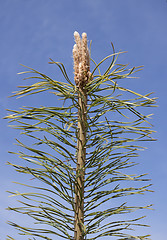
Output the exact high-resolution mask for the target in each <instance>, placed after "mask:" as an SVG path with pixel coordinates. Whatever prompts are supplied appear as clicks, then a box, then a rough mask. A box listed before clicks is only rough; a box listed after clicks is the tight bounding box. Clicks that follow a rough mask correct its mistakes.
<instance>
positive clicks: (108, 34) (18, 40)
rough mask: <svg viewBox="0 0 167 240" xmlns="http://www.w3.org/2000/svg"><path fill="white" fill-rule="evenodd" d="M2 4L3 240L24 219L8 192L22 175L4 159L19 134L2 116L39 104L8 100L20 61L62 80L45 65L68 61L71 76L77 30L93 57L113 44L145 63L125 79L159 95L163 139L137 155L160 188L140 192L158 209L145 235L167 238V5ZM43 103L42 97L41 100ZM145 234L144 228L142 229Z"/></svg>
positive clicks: (157, 116)
mask: <svg viewBox="0 0 167 240" xmlns="http://www.w3.org/2000/svg"><path fill="white" fill-rule="evenodd" d="M0 6H1V7H0V32H1V36H0V56H1V57H0V82H1V87H0V106H1V111H0V112H1V119H0V121H1V123H0V124H1V125H0V126H1V127H0V136H1V137H0V144H1V149H0V151H1V168H0V169H1V172H0V183H1V184H0V189H1V190H0V212H1V218H0V221H1V223H0V232H1V234H0V235H1V236H0V239H2V240H3V239H5V238H6V234H9V233H10V234H11V235H13V236H16V232H15V231H14V230H13V228H11V227H10V226H9V225H7V224H6V221H7V220H13V219H17V218H18V220H20V219H19V218H20V216H16V215H15V214H12V213H11V212H8V211H5V210H4V209H5V208H6V207H7V206H8V205H9V204H11V205H12V204H14V203H15V199H12V198H9V197H8V194H7V193H6V192H5V191H6V190H11V189H14V190H17V186H15V185H13V184H11V181H17V180H18V179H19V176H18V174H17V173H16V172H14V170H13V169H11V168H10V167H9V166H7V165H6V164H5V163H6V162H7V161H11V160H12V158H13V156H10V155H9V154H8V153H7V151H9V150H14V149H16V147H15V146H14V145H13V143H14V138H17V137H18V135H19V133H18V131H16V130H12V129H10V128H8V127H7V122H6V121H5V120H2V117H4V116H5V115H6V111H5V109H6V108H10V109H16V108H18V107H19V106H22V105H31V104H34V98H33V97H32V98H31V99H30V98H29V99H26V98H24V99H23V98H22V99H20V100H16V99H14V98H8V96H9V95H11V92H12V91H15V90H16V86H18V85H20V84H21V78H20V77H19V76H17V75H16V73H17V72H19V71H22V70H23V68H22V67H21V66H20V65H19V64H20V63H22V64H24V65H27V66H30V67H33V68H35V69H37V70H39V71H42V72H43V73H47V74H49V75H51V76H54V77H55V74H57V77H59V74H58V73H57V69H56V68H55V67H54V68H53V66H52V65H49V64H48V60H49V57H51V58H53V59H54V60H56V61H60V62H63V63H64V64H65V66H66V68H67V72H68V73H69V76H70V77H71V78H72V77H73V64H72V47H73V44H74V40H73V32H74V31H75V30H77V31H78V32H79V33H82V32H86V33H87V34H88V39H89V40H92V58H93V59H95V60H96V61H97V62H98V61H99V60H101V59H102V58H103V57H105V56H106V55H109V54H110V53H111V46H110V42H111V41H112V42H113V43H114V46H115V49H116V50H117V51H118V50H125V51H128V53H126V54H124V55H123V56H122V57H121V60H122V61H123V62H126V63H130V66H132V67H133V66H140V65H144V70H143V71H142V72H140V73H138V74H137V76H138V77H140V79H137V80H131V81H129V80H128V82H127V84H128V87H130V88H131V89H134V90H136V91H138V92H140V93H142V94H145V93H148V92H155V94H154V96H157V97H158V98H159V99H158V105H159V107H158V108H153V109H152V112H153V113H154V116H153V119H152V124H153V125H154V130H156V131H157V133H156V134H155V137H156V138H157V139H158V141H157V142H153V143H146V145H145V146H147V147H148V150H146V151H145V152H143V153H142V154H141V157H140V159H138V161H140V165H139V166H138V168H140V169H141V171H144V172H148V173H149V176H150V178H151V179H152V183H153V190H154V191H155V193H153V194H148V195H146V196H144V197H143V202H144V203H145V202H146V203H153V204H154V209H155V210H154V211H149V212H146V214H147V221H146V222H147V223H148V224H150V225H151V228H150V229H149V230H148V232H149V233H150V234H151V235H152V240H157V239H158V240H164V239H166V214H167V210H166V202H167V191H166V183H167V161H166V147H167V141H166V134H167V128H166V117H167V101H166V87H167V2H166V1H165V0H158V1H157V0H147V1H145V0H141V1H139V0H96V1H95V0H73V1H70V0H61V1H58V0H47V1H46V0H28V1H26V0H5V1H2V0H1V1H0ZM41 100H42V99H40V97H39V102H40V101H41ZM35 101H36V100H35ZM47 101H49V100H48V99H47ZM47 104H49V103H48V102H47ZM51 105H52V104H51ZM134 205H135V204H134ZM25 221H26V220H25ZM144 231H145V230H143V229H141V232H144ZM17 239H18V240H19V239H27V238H24V237H18V238H17Z"/></svg>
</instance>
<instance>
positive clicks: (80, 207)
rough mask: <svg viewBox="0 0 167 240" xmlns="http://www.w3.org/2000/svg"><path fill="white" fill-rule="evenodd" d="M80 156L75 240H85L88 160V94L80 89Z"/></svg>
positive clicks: (76, 191) (78, 155) (76, 194)
mask: <svg viewBox="0 0 167 240" xmlns="http://www.w3.org/2000/svg"><path fill="white" fill-rule="evenodd" d="M78 105H79V106H78V143H77V147H78V154H77V168H76V184H75V234H74V239H75V240H84V229H83V226H84V180H85V159H86V121H87V117H86V110H87V107H86V105H87V93H86V90H85V89H83V88H82V87H79V93H78Z"/></svg>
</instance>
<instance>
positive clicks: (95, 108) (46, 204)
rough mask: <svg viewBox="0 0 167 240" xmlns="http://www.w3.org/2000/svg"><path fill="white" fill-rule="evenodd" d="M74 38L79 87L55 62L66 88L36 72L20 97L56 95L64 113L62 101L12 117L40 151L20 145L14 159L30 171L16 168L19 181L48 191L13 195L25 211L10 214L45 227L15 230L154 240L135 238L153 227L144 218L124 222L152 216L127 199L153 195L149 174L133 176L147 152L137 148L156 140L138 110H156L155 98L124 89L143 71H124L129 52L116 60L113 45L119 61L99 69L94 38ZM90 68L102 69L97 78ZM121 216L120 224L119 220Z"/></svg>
mask: <svg viewBox="0 0 167 240" xmlns="http://www.w3.org/2000/svg"><path fill="white" fill-rule="evenodd" d="M74 37H75V42H76V44H75V45H74V47H73V59H74V80H75V84H74V83H72V81H71V80H70V79H69V77H68V75H67V72H66V70H65V67H64V65H63V64H62V63H59V62H55V61H53V60H52V59H51V62H50V63H51V64H55V65H57V66H58V67H59V69H60V71H61V72H62V75H63V77H64V79H65V81H66V82H60V81H56V80H54V79H52V78H50V77H49V76H46V75H45V74H43V73H40V72H38V71H36V70H34V69H32V68H29V67H26V68H28V71H25V72H22V74H23V73H26V74H30V76H28V77H27V78H26V79H34V80H37V79H38V81H37V82H35V83H34V84H32V85H29V86H24V87H21V89H20V90H19V91H17V92H16V93H15V94H14V96H17V97H21V96H26V95H31V94H37V93H39V94H41V92H44V91H49V93H51V94H54V95H55V99H56V100H57V99H58V98H59V99H61V100H63V105H62V106H61V107H60V106H59V105H56V101H55V102H54V104H53V105H52V106H51V107H45V106H41V107H37V106H33V107H22V108H21V109H19V110H9V111H10V114H9V115H8V116H7V117H6V118H8V119H9V120H10V122H16V125H13V127H14V128H16V129H19V130H20V131H21V133H22V134H24V135H26V136H27V137H29V138H31V139H32V146H28V145H26V144H24V143H23V142H22V141H21V140H17V143H18V145H19V146H20V147H21V148H23V151H19V152H17V153H13V154H17V155H18V156H19V157H20V158H21V159H22V160H23V161H24V163H26V164H23V165H22V166H20V165H18V164H14V163H9V164H10V165H12V166H13V167H14V168H15V169H16V171H18V172H19V173H25V174H29V175H31V176H32V177H33V178H34V179H37V180H38V181H40V182H42V187H41V185H39V186H37V185H33V184H32V185H28V184H22V183H20V184H21V185H24V186H25V187H26V186H27V187H30V188H31V189H34V190H35V192H26V193H19V192H10V193H12V195H14V196H17V197H22V198H23V200H22V201H20V203H21V205H22V206H20V207H9V208H8V209H9V210H12V211H16V212H18V213H21V214H26V215H28V216H30V217H31V218H32V220H34V223H38V224H39V226H40V227H39V228H36V227H34V226H33V227H32V228H29V227H26V226H20V225H19V224H17V223H14V222H9V224H11V225H12V226H14V227H15V228H16V229H18V231H19V234H21V235H26V236H28V237H29V238H28V239H31V240H32V239H47V240H51V239H56V236H59V237H60V239H70V240H72V239H74V240H86V239H87V240H88V239H89V240H93V239H98V238H99V239H104V237H107V238H106V239H109V238H111V239H112V237H117V239H132V238H133V239H148V237H149V235H146V236H132V235H130V234H129V232H128V229H131V228H133V226H136V225H139V226H145V225H142V224H141V223H138V221H140V219H141V218H142V217H139V218H136V219H133V218H132V219H129V220H124V219H123V218H122V217H121V214H124V213H125V214H127V213H130V212H133V211H135V210H138V209H149V208H150V205H148V206H138V207H136V206H135V207H134V206H129V205H128V204H127V203H126V202H125V198H126V197H127V196H130V195H134V194H144V193H145V192H147V191H151V190H149V187H150V185H151V184H150V183H148V184H143V182H145V181H148V179H147V178H145V175H146V174H142V175H136V174H128V169H129V168H131V167H133V166H134V165H136V162H134V161H132V160H131V159H132V158H134V157H137V156H138V150H140V149H143V147H140V146H138V144H137V142H140V141H147V140H151V141H152V140H154V139H153V138H152V137H151V134H152V132H153V130H151V125H150V124H149V122H148V118H150V115H143V114H142V113H141V112H139V111H138V108H139V107H141V109H143V107H152V106H154V104H155V98H150V97H149V96H150V94H146V95H142V94H139V93H136V92H134V91H132V90H130V89H126V88H124V87H121V86H120V84H119V82H121V81H120V80H121V79H127V78H131V75H132V74H133V73H135V72H137V71H139V70H141V68H142V67H133V68H131V69H128V65H125V64H118V63H117V61H118V56H119V55H120V54H121V53H122V52H118V53H115V50H114V47H113V44H112V47H113V53H112V54H111V55H109V56H107V57H106V58H104V59H103V60H102V61H101V62H100V63H98V64H97V63H96V62H95V61H94V60H92V59H91V57H90V50H89V49H88V44H87V34H86V33H83V34H82V38H81V37H80V35H79V33H78V32H75V33H74ZM110 59H111V60H110ZM108 60H110V63H109V66H107V68H106V70H105V72H104V73H103V74H102V73H101V70H100V67H101V65H102V64H103V63H105V62H106V64H107V62H108ZM90 61H91V62H92V63H93V64H94V69H93V70H92V71H91V70H90ZM50 90H51V91H52V92H51V91H50ZM49 93H48V94H49ZM129 95H132V97H131V98H128V97H127V96H129ZM124 182H125V183H126V184H127V187H124V184H123V183H124ZM128 182H132V186H130V187H129V183H128ZM135 182H136V183H135ZM141 182H142V186H141V184H140V183H141ZM120 197H122V199H123V201H122V203H121V204H120V200H119V201H118V204H117V206H114V204H112V203H113V201H114V199H119V198H120ZM114 203H115V201H114ZM116 215H118V216H119V220H115V216H116ZM117 219H118V217H117ZM136 221H137V223H136ZM50 236H53V237H50ZM7 239H8V240H9V239H10V240H11V239H14V238H12V237H11V236H8V238H7Z"/></svg>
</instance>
